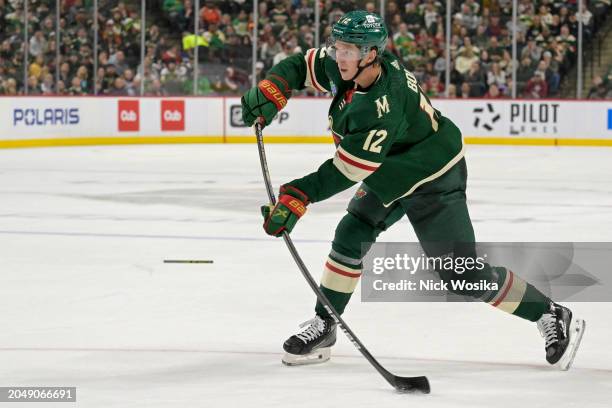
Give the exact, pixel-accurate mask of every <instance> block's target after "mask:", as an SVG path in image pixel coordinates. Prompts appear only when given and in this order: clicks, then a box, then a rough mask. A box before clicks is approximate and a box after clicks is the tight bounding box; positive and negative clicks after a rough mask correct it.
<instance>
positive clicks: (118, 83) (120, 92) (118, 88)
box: [108, 77, 128, 96]
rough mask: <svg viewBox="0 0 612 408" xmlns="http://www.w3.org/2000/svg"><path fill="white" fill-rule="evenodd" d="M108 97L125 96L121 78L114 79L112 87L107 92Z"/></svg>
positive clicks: (123, 82) (125, 91)
mask: <svg viewBox="0 0 612 408" xmlns="http://www.w3.org/2000/svg"><path fill="white" fill-rule="evenodd" d="M108 94H109V95H113V96H127V95H128V92H127V89H126V88H125V80H124V79H123V78H122V77H117V78H115V80H114V82H113V87H112V88H111V90H110V91H109V92H108Z"/></svg>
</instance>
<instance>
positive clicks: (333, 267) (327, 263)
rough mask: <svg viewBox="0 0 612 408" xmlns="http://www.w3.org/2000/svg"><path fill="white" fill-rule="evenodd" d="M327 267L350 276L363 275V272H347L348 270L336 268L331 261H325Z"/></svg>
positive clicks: (339, 273)
mask: <svg viewBox="0 0 612 408" xmlns="http://www.w3.org/2000/svg"><path fill="white" fill-rule="evenodd" d="M325 267H326V268H327V269H329V270H330V271H332V272H335V273H337V274H338V275H343V276H348V277H349V278H358V277H360V276H361V272H359V273H350V272H346V271H343V270H342V269H340V268H336V267H335V266H333V265H332V264H330V263H329V262H325Z"/></svg>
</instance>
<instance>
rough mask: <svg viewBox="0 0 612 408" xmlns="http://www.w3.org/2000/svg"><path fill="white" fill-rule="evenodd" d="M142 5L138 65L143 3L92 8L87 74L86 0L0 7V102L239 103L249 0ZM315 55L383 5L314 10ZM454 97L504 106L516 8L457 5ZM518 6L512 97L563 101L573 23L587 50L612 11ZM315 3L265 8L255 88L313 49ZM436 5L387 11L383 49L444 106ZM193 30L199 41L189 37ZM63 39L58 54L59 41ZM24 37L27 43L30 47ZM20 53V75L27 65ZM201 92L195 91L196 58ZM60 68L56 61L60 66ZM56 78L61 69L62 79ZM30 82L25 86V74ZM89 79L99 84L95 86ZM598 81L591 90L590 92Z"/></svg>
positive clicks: (328, 2) (502, 1)
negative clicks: (353, 14) (353, 20)
mask: <svg viewBox="0 0 612 408" xmlns="http://www.w3.org/2000/svg"><path fill="white" fill-rule="evenodd" d="M200 3H201V4H200V8H199V10H196V8H195V4H194V0H147V6H146V7H147V9H146V10H145V11H146V16H147V17H146V18H147V21H146V33H145V52H144V54H145V57H144V59H143V60H142V61H141V57H140V53H141V48H140V38H141V27H142V26H143V25H142V22H141V20H140V19H141V11H142V10H141V9H140V7H141V2H140V0H124V1H118V0H98V6H99V11H98V19H97V24H98V27H99V35H98V39H97V40H98V51H97V53H98V55H97V72H96V75H94V68H95V64H94V58H95V54H94V38H93V36H94V30H93V26H94V12H93V1H92V0H61V1H60V4H59V7H60V12H59V15H60V19H59V27H57V22H56V1H55V0H28V19H27V35H25V25H24V21H25V18H24V16H25V11H24V6H25V5H24V0H0V94H8V95H16V94H24V93H25V92H26V88H27V93H28V94H30V95H41V94H42V95H52V94H60V95H85V94H94V93H96V94H98V95H130V96H131V95H139V94H140V90H141V87H142V88H143V89H144V94H145V95H155V96H163V95H182V94H190V93H192V91H193V89H194V88H195V89H197V93H198V94H200V95H209V94H217V95H219V94H238V93H241V92H243V91H244V90H245V89H247V88H248V87H249V86H250V84H251V79H252V78H251V64H252V62H251V53H252V51H251V50H252V38H251V30H252V28H253V24H254V21H253V13H252V9H253V4H252V2H251V1H247V0H226V1H220V0H217V1H213V0H210V1H206V0H201V1H200ZM320 4H321V12H320V32H319V33H318V34H319V39H320V44H323V45H324V44H325V40H326V38H327V37H328V36H329V33H330V26H331V24H332V23H333V22H334V21H336V20H337V19H338V18H339V17H340V16H341V15H342V14H344V13H345V12H346V11H349V10H353V9H356V8H365V9H367V10H369V11H373V12H379V10H378V6H379V2H378V1H370V2H367V1H358V0H343V1H339V0H321V2H320ZM453 4H454V8H453V9H452V10H450V12H451V16H452V17H451V19H452V24H451V33H450V38H451V41H450V44H449V49H450V53H451V66H450V82H451V84H450V87H449V89H448V93H449V97H458V98H461V97H463V98H466V97H488V98H502V97H508V96H509V95H510V93H511V88H512V83H511V78H512V68H513V67H512V37H511V34H512V22H511V17H512V1H511V0H483V1H475V0H464V1H459V2H453ZM577 4H578V3H577V1H576V0H573V1H568V2H560V1H556V0H541V1H532V0H519V1H518V10H517V14H518V25H517V27H516V28H517V32H518V35H517V62H516V65H517V66H516V69H517V76H516V80H517V84H516V86H517V90H518V95H519V96H524V97H529V98H545V97H556V96H559V94H560V90H561V84H562V82H563V79H564V78H565V77H566V76H567V75H568V73H569V72H570V70H571V69H572V68H573V67H574V65H575V64H576V53H577V36H578V21H582V23H583V33H584V37H583V38H584V43H585V44H588V43H589V41H590V40H591V39H592V38H593V36H594V35H595V33H596V32H597V30H598V29H599V28H600V27H601V26H602V25H603V24H604V22H605V21H606V18H607V17H608V15H609V11H610V0H585V1H584V2H583V7H582V8H581V9H580V10H578V6H577ZM314 5H315V2H314V0H280V1H260V2H259V10H258V21H257V25H258V31H259V37H258V39H257V44H258V49H257V61H256V71H255V72H256V75H257V78H255V79H256V80H258V79H261V78H263V77H264V76H265V73H266V71H267V70H268V69H269V68H270V67H271V66H273V65H274V64H276V63H278V62H279V61H281V60H282V59H284V58H286V57H287V56H290V55H292V54H295V53H299V52H305V51H306V50H307V49H309V48H312V47H314V46H315V41H316V38H317V33H316V32H315V25H314V21H315V9H314ZM445 5H446V2H445V1H443V0H412V1H390V0H389V1H387V2H386V8H385V13H384V14H385V20H386V22H387V25H388V28H389V30H390V38H389V42H388V47H387V49H388V50H390V51H391V52H393V53H395V54H396V55H397V56H398V57H399V58H400V59H401V60H402V61H403V62H404V64H405V65H406V67H407V68H409V69H410V70H412V71H413V72H414V74H415V75H416V76H417V78H418V79H419V80H420V82H421V83H422V87H423V89H424V91H425V92H426V93H427V94H428V95H429V96H431V97H437V96H444V95H445V94H446V91H447V90H446V89H445V86H444V84H445V71H446V59H445V52H446V50H445V38H446V33H445V16H446V9H445ZM196 27H197V31H198V32H197V35H196V33H195V31H196ZM58 31H59V55H58V52H57V48H58V47H57V45H58V44H57V39H58V35H57V34H58ZM26 38H27V41H26ZM26 54H27V67H26V66H24V65H25V64H26V60H25V56H26ZM196 56H197V59H198V67H199V70H198V75H197V83H196V84H194V83H193V78H194V72H193V71H194V67H195V66H196V64H195V59H196ZM58 58H59V59H58ZM57 67H59V69H57ZM26 71H27V75H26ZM94 78H95V80H94ZM609 78H610V75H604V76H603V77H596V78H594V79H593V89H592V90H591V92H590V93H589V97H591V96H592V97H597V96H600V95H603V94H604V89H606V92H605V94H606V95H607V94H609V90H610V81H609ZM596 82H597V83H596Z"/></svg>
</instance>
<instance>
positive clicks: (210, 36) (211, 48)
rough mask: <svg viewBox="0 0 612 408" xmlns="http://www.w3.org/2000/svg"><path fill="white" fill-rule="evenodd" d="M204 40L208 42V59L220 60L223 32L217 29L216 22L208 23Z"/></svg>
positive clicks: (223, 42)
mask: <svg viewBox="0 0 612 408" xmlns="http://www.w3.org/2000/svg"><path fill="white" fill-rule="evenodd" d="M204 40H206V42H207V43H208V58H209V60H210V61H214V62H221V61H222V60H223V57H224V55H223V50H224V48H225V34H223V32H222V31H219V30H218V29H217V25H216V24H210V25H209V26H208V30H207V31H206V32H205V33H204Z"/></svg>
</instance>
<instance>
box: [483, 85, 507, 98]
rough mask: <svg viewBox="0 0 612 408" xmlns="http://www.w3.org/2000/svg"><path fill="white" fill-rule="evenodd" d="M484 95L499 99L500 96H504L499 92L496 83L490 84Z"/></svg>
mask: <svg viewBox="0 0 612 408" xmlns="http://www.w3.org/2000/svg"><path fill="white" fill-rule="evenodd" d="M484 97H485V98H489V99H500V98H503V97H504V96H503V95H502V94H501V92H500V91H499V88H498V87H497V85H496V84H491V85H490V86H489V90H488V91H487V93H486V94H485V95H484Z"/></svg>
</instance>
